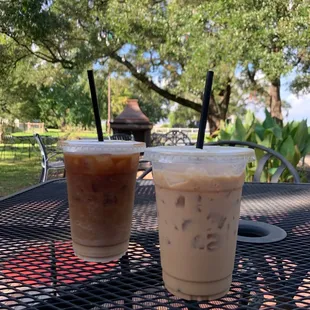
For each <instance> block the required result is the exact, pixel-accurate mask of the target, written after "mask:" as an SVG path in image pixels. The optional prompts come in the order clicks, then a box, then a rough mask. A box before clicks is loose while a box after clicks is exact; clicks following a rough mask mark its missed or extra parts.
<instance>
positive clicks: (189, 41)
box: [0, 0, 237, 130]
mask: <svg viewBox="0 0 310 310" xmlns="http://www.w3.org/2000/svg"><path fill="white" fill-rule="evenodd" d="M88 3H89V4H87V2H86V1H85V2H84V1H78V0H76V1H70V2H67V1H64V0H58V1H53V2H49V3H48V4H46V3H45V2H44V1H35V0H32V1H28V2H27V3H24V2H23V3H21V2H20V1H17V0H13V1H9V2H4V3H1V6H0V10H2V11H5V12H6V14H3V15H1V18H0V25H2V27H1V32H2V33H4V34H5V35H6V36H7V37H9V38H11V41H12V42H14V44H15V45H16V47H17V48H18V49H23V51H24V52H25V53H28V54H29V55H35V56H36V57H38V58H40V59H44V60H45V61H49V62H52V63H61V64H62V65H63V66H64V67H65V68H73V67H82V66H83V65H84V66H85V64H86V65H87V64H89V63H90V62H98V61H99V62H100V63H102V62H104V61H105V60H106V57H109V58H110V59H112V60H114V61H116V62H117V63H119V64H121V65H122V66H124V67H125V68H126V70H127V71H128V72H129V73H130V74H131V75H132V76H134V77H135V78H136V79H137V80H139V81H140V82H142V83H143V84H144V85H145V86H146V87H148V88H149V89H151V90H153V91H155V92H156V93H158V94H159V95H161V96H163V97H164V98H165V99H167V100H171V101H175V102H177V103H179V104H181V105H183V106H186V107H189V108H192V109H194V110H196V111H198V112H199V111H200V110H201V100H202V91H203V86H204V79H205V74H206V72H207V70H208V69H214V70H215V71H216V72H215V73H216V74H215V76H216V80H215V83H214V88H213V89H214V91H213V94H212V97H211V104H210V112H211V113H210V115H209V122H210V125H211V128H212V129H213V130H214V129H215V128H216V127H217V125H218V123H219V120H220V119H223V118H225V117H226V113H227V109H228V104H229V99H230V92H231V85H232V83H233V79H234V67H235V65H236V63H237V58H236V57H235V55H234V53H232V51H231V50H230V48H229V46H227V45H226V44H225V42H226V41H227V38H225V37H222V36H220V35H219V34H218V32H217V30H216V28H215V27H214V26H213V25H212V24H211V23H210V22H209V20H210V19H212V15H213V16H214V15H215V14H216V11H215V10H214V8H212V6H210V8H208V11H204V10H201V9H200V8H199V7H198V8H197V7H196V5H195V4H179V3H178V1H176V0H175V1H169V2H168V3H166V2H165V1H157V2H154V1H149V0H143V1H137V0H131V1H127V2H121V1H118V0H110V1H101V2H100V1H94V2H92V1H89V2H88ZM115 12H117V14H115ZM12 44H13V43H12ZM219 56H220V57H219Z"/></svg>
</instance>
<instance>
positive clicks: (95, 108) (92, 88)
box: [87, 70, 103, 141]
mask: <svg viewBox="0 0 310 310" xmlns="http://www.w3.org/2000/svg"><path fill="white" fill-rule="evenodd" d="M87 74H88V81H89V88H90V93H91V99H92V103H93V111H94V116H95V123H96V129H97V136H98V141H103V134H102V127H101V120H100V114H99V107H98V101H97V94H96V85H95V79H94V73H93V70H87Z"/></svg>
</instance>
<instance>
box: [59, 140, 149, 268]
mask: <svg viewBox="0 0 310 310" xmlns="http://www.w3.org/2000/svg"><path fill="white" fill-rule="evenodd" d="M63 148H64V157H65V167H66V176H67V188H68V200H69V213H70V224H71V237H72V245H73V249H74V252H75V254H76V255H77V256H78V257H80V258H82V259H84V260H87V261H97V262H107V261H111V260H114V259H118V258H119V257H121V256H122V255H123V254H124V253H125V252H126V251H127V248H128V243H129V237H130V230H131V220H132V209H133V203H134V193H135V184H136V173H137V167H138V162H139V153H140V152H141V151H143V150H144V143H140V142H120V141H115V142H114V141H113V142H112V141H111V142H109V141H105V142H82V141H68V142H65V143H64V146H63Z"/></svg>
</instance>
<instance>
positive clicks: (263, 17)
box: [219, 0, 310, 123]
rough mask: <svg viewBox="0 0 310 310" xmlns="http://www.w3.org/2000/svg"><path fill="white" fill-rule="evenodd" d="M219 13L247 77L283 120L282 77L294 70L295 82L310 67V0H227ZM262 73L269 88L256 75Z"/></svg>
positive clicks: (303, 78) (276, 116) (274, 114)
mask: <svg viewBox="0 0 310 310" xmlns="http://www.w3.org/2000/svg"><path fill="white" fill-rule="evenodd" d="M219 15H220V16H221V18H226V19H227V21H228V20H229V24H230V26H231V27H227V28H226V29H225V32H227V34H228V35H229V34H230V35H231V37H233V38H234V39H233V42H234V48H235V49H239V50H240V65H241V67H242V71H243V74H244V77H247V79H248V80H249V81H250V82H251V84H252V87H253V90H255V91H257V93H258V94H259V95H263V96H264V97H265V98H267V100H268V105H269V107H270V112H271V115H272V117H274V118H275V119H276V120H277V121H278V122H279V123H282V120H283V115H282V100H281V97H280V88H281V84H280V78H281V76H284V75H286V74H287V73H289V72H292V70H295V71H296V73H297V74H298V76H297V78H296V80H295V81H294V82H293V85H294V84H295V85H296V83H297V81H298V80H301V79H302V80H303V81H305V75H306V72H307V71H308V72H309V69H310V66H309V65H310V63H309V57H308V55H309V40H310V30H309V22H310V17H309V2H308V1H306V0H294V1H283V0H265V1H263V2H260V1H253V0H242V1H239V0H238V1H237V0H231V1H225V4H224V5H223V6H222V7H221V9H220V10H219ZM262 73H263V74H264V78H265V80H266V81H267V82H268V85H267V86H268V89H266V88H265V87H262V85H260V84H259V83H257V79H256V76H257V74H262ZM307 82H309V80H308V81H307ZM308 85H309V84H308ZM303 87H307V83H306V84H304V85H303Z"/></svg>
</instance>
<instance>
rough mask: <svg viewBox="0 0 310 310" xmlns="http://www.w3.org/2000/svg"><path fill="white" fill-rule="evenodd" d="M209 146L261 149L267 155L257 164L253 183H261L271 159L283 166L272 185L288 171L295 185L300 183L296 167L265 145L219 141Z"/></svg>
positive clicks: (274, 177) (276, 173)
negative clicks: (276, 160)
mask: <svg viewBox="0 0 310 310" xmlns="http://www.w3.org/2000/svg"><path fill="white" fill-rule="evenodd" d="M208 145H220V146H225V145H227V146H247V147H249V148H251V149H254V150H255V149H259V150H262V151H263V152H264V153H265V155H264V156H263V157H262V158H261V159H260V160H259V162H258V163H257V168H256V171H255V174H254V176H253V182H260V179H261V176H262V173H263V171H264V168H265V167H266V165H267V163H268V162H269V160H270V159H272V158H276V159H278V160H279V161H280V162H281V165H280V166H279V167H278V168H277V170H276V171H275V173H274V174H273V175H272V177H271V180H270V183H278V182H279V179H280V177H281V175H282V173H283V172H284V171H285V170H286V169H287V170H288V171H289V172H290V174H291V175H292V176H293V178H294V183H300V177H299V174H298V172H297V170H296V169H295V168H294V166H293V165H292V164H291V163H290V162H289V161H288V160H287V159H286V158H285V157H284V156H282V155H281V154H280V153H278V152H276V151H274V150H272V149H270V148H267V147H265V146H263V145H259V144H255V143H252V142H246V141H230V140H227V141H226V140H223V141H217V142H210V143H208Z"/></svg>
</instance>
